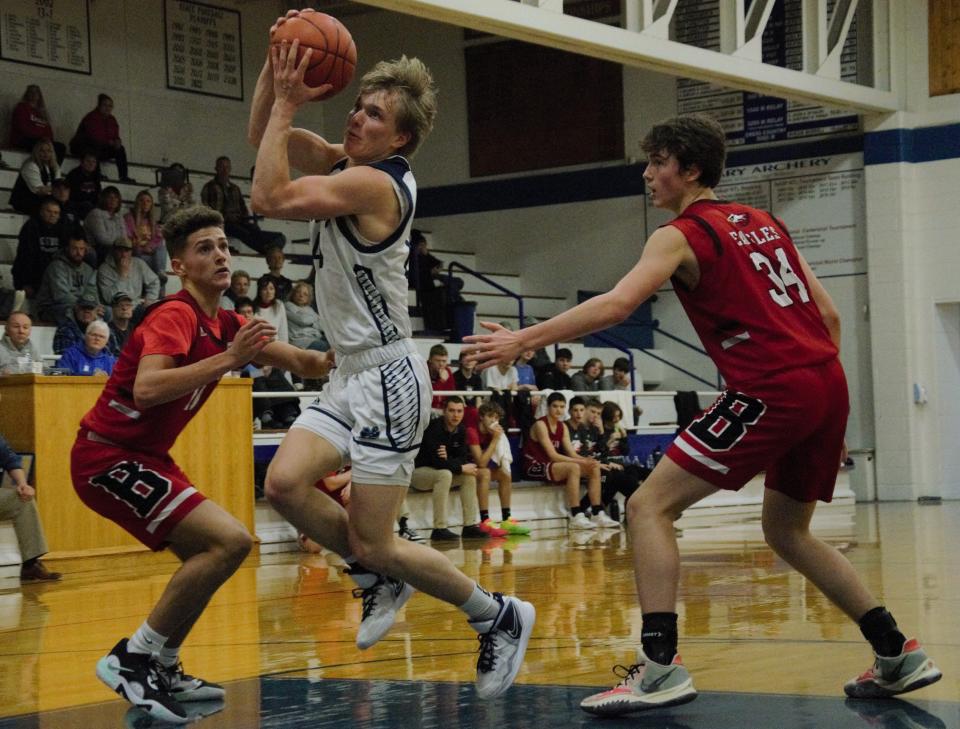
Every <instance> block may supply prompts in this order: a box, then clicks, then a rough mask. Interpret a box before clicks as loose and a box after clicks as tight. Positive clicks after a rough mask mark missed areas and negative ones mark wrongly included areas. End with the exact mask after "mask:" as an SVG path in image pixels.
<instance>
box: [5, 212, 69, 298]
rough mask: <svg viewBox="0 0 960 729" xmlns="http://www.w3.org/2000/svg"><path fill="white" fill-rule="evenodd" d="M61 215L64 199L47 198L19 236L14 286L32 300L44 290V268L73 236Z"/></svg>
mask: <svg viewBox="0 0 960 729" xmlns="http://www.w3.org/2000/svg"><path fill="white" fill-rule="evenodd" d="M60 217H61V216H60V203H58V202H57V201H56V200H54V199H53V198H47V199H46V200H44V201H43V202H42V203H41V205H40V209H39V210H38V211H37V214H36V215H35V216H34V217H32V218H30V219H29V220H28V221H27V222H25V223H24V224H23V226H22V227H21V228H20V233H19V235H18V236H17V255H16V257H15V258H14V259H13V269H12V270H11V273H12V274H13V287H14V288H15V289H17V290H18V291H25V292H26V295H27V299H29V300H31V301H32V300H33V299H35V298H36V296H37V291H39V290H40V282H41V281H42V280H43V272H44V271H46V270H47V266H49V265H50V262H51V261H53V259H54V256H56V255H57V253H59V252H60V251H61V250H62V249H63V246H64V244H65V243H66V241H67V238H68V237H69V229H68V228H66V226H65V225H63V224H62V221H61V219H60Z"/></svg>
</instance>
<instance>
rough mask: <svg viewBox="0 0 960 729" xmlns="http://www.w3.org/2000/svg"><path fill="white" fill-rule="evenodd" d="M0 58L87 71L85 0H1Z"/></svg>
mask: <svg viewBox="0 0 960 729" xmlns="http://www.w3.org/2000/svg"><path fill="white" fill-rule="evenodd" d="M0 7H2V9H0V58H2V59H3V60H4V61H14V62H16V63H28V64H30V65H32V66H46V67H48V68H55V69H57V70H59V71H70V72H72V73H85V74H90V72H91V71H90V12H89V8H88V6H87V0H3V4H2V6H0Z"/></svg>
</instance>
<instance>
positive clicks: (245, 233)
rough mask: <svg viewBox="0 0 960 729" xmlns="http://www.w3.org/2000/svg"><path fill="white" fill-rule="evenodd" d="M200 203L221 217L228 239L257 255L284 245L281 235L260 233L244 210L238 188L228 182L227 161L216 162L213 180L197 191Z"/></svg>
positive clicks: (224, 159) (247, 212) (285, 242)
mask: <svg viewBox="0 0 960 729" xmlns="http://www.w3.org/2000/svg"><path fill="white" fill-rule="evenodd" d="M200 201H201V202H202V203H203V204H204V205H206V206H208V207H211V208H213V209H214V210H216V211H218V212H219V213H220V214H221V215H222V216H223V221H224V225H223V229H224V231H225V232H226V234H227V235H228V236H230V237H232V238H239V239H240V240H241V241H243V242H244V243H245V244H246V245H248V246H250V247H251V248H252V249H253V250H255V251H256V252H257V253H264V252H265V251H266V250H267V248H269V247H271V246H277V247H280V248H283V246H285V245H286V244H287V239H286V238H285V237H284V235H283V234H282V233H269V232H267V231H265V230H260V226H259V225H257V223H256V221H255V220H254V219H253V217H252V216H251V215H250V210H249V209H247V203H246V202H245V201H244V199H243V193H242V192H240V188H239V187H237V186H236V184H234V183H233V182H231V181H230V158H229V157H218V158H217V162H216V176H215V177H214V178H213V179H212V180H210V182H208V183H207V184H206V185H204V186H203V189H201V190H200Z"/></svg>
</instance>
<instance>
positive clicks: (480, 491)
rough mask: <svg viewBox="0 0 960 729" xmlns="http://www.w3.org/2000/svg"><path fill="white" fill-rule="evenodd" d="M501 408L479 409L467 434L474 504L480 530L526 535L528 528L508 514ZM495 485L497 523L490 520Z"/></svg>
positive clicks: (509, 456)
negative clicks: (474, 483) (473, 466)
mask: <svg viewBox="0 0 960 729" xmlns="http://www.w3.org/2000/svg"><path fill="white" fill-rule="evenodd" d="M504 415H505V414H504V411H503V408H502V407H500V405H498V404H497V403H495V402H487V403H484V404H483V405H481V406H480V412H479V422H478V427H477V429H476V430H475V431H474V430H472V429H471V430H468V431H467V443H468V446H469V448H470V456H471V458H473V462H474V463H476V464H477V466H478V467H479V470H478V472H477V503H478V505H479V507H480V528H481V529H483V530H484V531H490V530H492V529H493V528H494V527H496V528H498V529H503V530H504V531H505V532H507V534H529V533H530V528H529V527H526V526H523V525H522V524H521V523H520V522H518V521H517V520H516V519H514V518H513V516H512V515H511V512H510V498H511V494H512V493H513V477H512V476H511V474H510V464H511V463H513V453H512V452H511V450H510V441H509V440H508V439H507V434H506V432H505V431H504V429H503V426H502V425H501V424H500V421H501V420H502V419H503V418H504ZM491 481H496V482H497V494H498V495H499V497H500V515H501V521H500V523H499V524H494V523H493V522H492V521H491V520H490V482H491Z"/></svg>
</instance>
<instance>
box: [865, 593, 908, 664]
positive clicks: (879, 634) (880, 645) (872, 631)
mask: <svg viewBox="0 0 960 729" xmlns="http://www.w3.org/2000/svg"><path fill="white" fill-rule="evenodd" d="M857 625H859V626H860V632H861V633H863V637H864V638H866V639H867V640H868V641H870V645H871V646H872V647H873V651H874V653H876V654H877V655H878V656H887V657H890V656H899V655H900V652H901V651H902V650H903V644H904V642H905V641H906V639H907V638H906V636H905V635H904V634H903V633H901V632H900V631H899V630H897V621H896V620H894V619H893V616H892V615H891V614H890V613H889V612H887V609H886V608H885V607H883V606H880V607H875V608H873V610H868V611H867V612H866V613H864V615H863V617H861V618H860V619H859V620H858V621H857Z"/></svg>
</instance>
